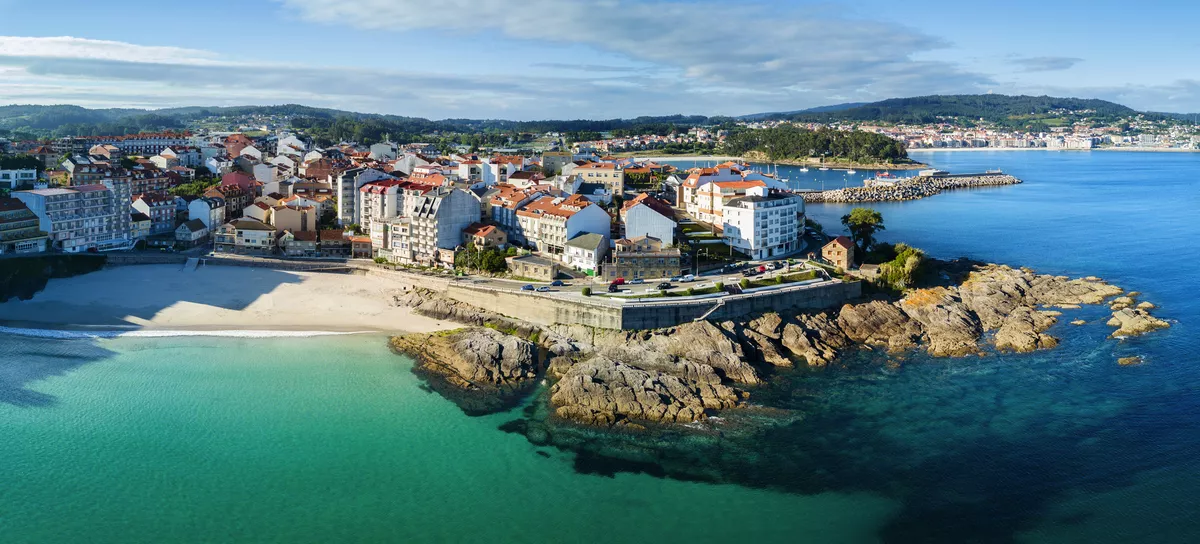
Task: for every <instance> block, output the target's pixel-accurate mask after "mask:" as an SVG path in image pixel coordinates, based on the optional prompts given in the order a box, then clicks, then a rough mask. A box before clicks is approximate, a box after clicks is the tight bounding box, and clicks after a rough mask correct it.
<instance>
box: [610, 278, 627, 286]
mask: <svg viewBox="0 0 1200 544" xmlns="http://www.w3.org/2000/svg"><path fill="white" fill-rule="evenodd" d="M612 284H613V285H625V278H617V279H615V280H613V282H612Z"/></svg>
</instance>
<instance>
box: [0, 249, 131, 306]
mask: <svg viewBox="0 0 1200 544" xmlns="http://www.w3.org/2000/svg"><path fill="white" fill-rule="evenodd" d="M106 260H107V258H106V257H105V256H104V255H90V254H85V255H36V256H30V257H7V258H4V259H0V303H2V302H6V301H8V299H10V298H13V297H17V298H18V299H20V300H29V299H31V298H33V295H35V294H37V292H38V291H41V290H42V289H45V288H46V282H48V281H50V280H51V279H53V278H69V277H71V276H78V275H80V274H87V273H88V272H95V271H97V270H100V269H101V268H103V267H104V263H105V261H106Z"/></svg>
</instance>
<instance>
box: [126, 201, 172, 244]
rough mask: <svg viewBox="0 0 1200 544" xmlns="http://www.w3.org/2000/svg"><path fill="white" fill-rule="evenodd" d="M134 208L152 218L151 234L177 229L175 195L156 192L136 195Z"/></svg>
mask: <svg viewBox="0 0 1200 544" xmlns="http://www.w3.org/2000/svg"><path fill="white" fill-rule="evenodd" d="M132 206H133V209H134V210H137V211H138V212H141V213H143V214H145V215H146V217H149V218H150V234H151V235H154V234H164V233H168V232H174V231H175V197H173V196H166V195H161V194H156V193H146V194H141V195H134V197H133V205H132Z"/></svg>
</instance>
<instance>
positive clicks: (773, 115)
mask: <svg viewBox="0 0 1200 544" xmlns="http://www.w3.org/2000/svg"><path fill="white" fill-rule="evenodd" d="M865 105H867V102H846V103H844V104H833V105H831V106H817V107H815V108H808V109H804V110H795V111H777V112H769V113H752V114H750V115H743V116H741V117H738V119H739V120H741V121H758V120H760V119H783V118H787V117H792V116H796V115H800V114H804V113H829V112H835V111H842V110H848V109H851V108H857V107H859V106H865Z"/></svg>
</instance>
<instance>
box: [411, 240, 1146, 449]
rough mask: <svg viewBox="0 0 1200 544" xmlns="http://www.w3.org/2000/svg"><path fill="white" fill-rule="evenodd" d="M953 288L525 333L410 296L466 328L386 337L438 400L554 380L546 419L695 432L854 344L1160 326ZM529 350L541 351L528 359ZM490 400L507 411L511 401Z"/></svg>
mask: <svg viewBox="0 0 1200 544" xmlns="http://www.w3.org/2000/svg"><path fill="white" fill-rule="evenodd" d="M949 265H956V266H959V270H957V271H954V273H955V275H956V276H957V277H958V278H960V280H961V281H958V282H957V283H953V282H951V284H949V285H942V286H936V287H930V288H924V289H916V290H913V291H910V292H908V293H907V294H906V295H905V296H904V297H903V298H900V299H898V300H884V299H878V300H869V301H864V302H859V303H857V304H845V305H843V306H841V307H840V308H838V309H835V310H826V311H819V312H798V313H792V312H789V313H786V314H785V313H767V314H764V315H760V316H758V317H755V318H753V319H749V320H730V321H722V322H708V321H698V322H691V323H687V324H684V325H680V326H677V327H669V328H663V329H654V330H645V331H617V330H608V329H596V328H590V327H584V326H581V325H555V326H548V327H540V326H532V325H529V324H527V323H521V322H517V321H514V320H512V319H509V318H506V317H504V316H500V315H496V314H490V313H488V312H485V311H482V310H479V309H477V308H473V307H471V306H470V305H468V304H466V303H463V302H458V301H452V300H447V299H443V298H440V297H439V296H438V295H437V294H434V293H425V292H414V293H411V294H409V295H407V296H405V297H400V298H397V300H396V303H397V304H403V305H407V306H410V307H412V308H413V311H414V312H415V313H417V314H420V315H425V316H427V317H434V318H437V319H446V320H454V321H458V322H461V323H464V324H466V325H468V326H469V327H468V328H466V329H462V330H460V331H457V332H454V333H451V334H444V335H432V336H431V335H419V336H408V337H399V338H397V339H393V342H392V345H393V347H394V348H395V349H396V350H397V351H399V352H402V353H406V354H409V355H412V356H414V357H416V358H417V359H418V363H419V364H418V367H417V371H418V373H419V374H421V375H422V376H423V377H425V378H426V379H427V380H430V385H431V387H432V388H433V389H434V390H437V391H438V392H440V393H442V394H443V395H445V396H447V397H448V398H450V399H451V400H454V401H455V402H458V403H459V404H460V406H462V407H463V409H464V410H467V411H469V412H470V411H475V412H484V411H486V410H485V409H482V407H483V406H484V405H486V404H487V403H480V402H479V400H478V399H475V400H473V401H472V400H471V399H468V402H470V403H471V404H464V401H463V395H462V394H458V393H464V394H468V396H469V394H482V395H484V396H487V395H507V394H509V392H513V391H528V390H529V389H531V388H532V385H534V384H535V383H536V382H537V381H538V380H539V379H541V377H543V376H544V377H546V378H548V379H549V380H550V381H551V383H552V385H551V386H550V388H549V391H548V395H547V398H546V402H547V404H548V409H549V410H550V413H551V414H552V416H553V418H554V419H556V420H558V421H561V422H567V423H571V424H576V425H586V426H596V427H605V428H612V427H616V428H622V429H630V430H639V429H645V428H647V426H649V425H661V424H672V423H683V424H686V423H693V422H698V421H704V420H706V419H707V418H708V417H710V416H713V415H716V414H719V413H721V412H722V411H725V410H733V409H743V408H747V407H750V406H751V402H752V395H753V392H754V390H756V389H758V388H763V387H769V384H770V380H769V379H768V378H767V376H769V374H770V373H771V369H772V368H780V367H782V368H787V367H795V366H807V367H824V366H826V365H828V364H830V363H831V362H833V361H835V360H837V358H838V357H839V356H841V355H842V354H843V353H846V352H847V351H848V350H851V349H856V348H864V349H884V350H888V351H904V350H918V349H919V350H924V351H926V352H928V353H929V354H930V355H933V356H938V357H961V356H968V355H979V354H984V353H986V347H985V344H990V346H991V349H992V350H995V351H1013V352H1029V351H1035V350H1041V349H1050V348H1053V347H1055V346H1056V345H1057V344H1058V340H1057V339H1056V338H1055V337H1053V336H1051V335H1050V334H1048V333H1047V331H1048V330H1049V328H1050V327H1051V326H1052V325H1054V324H1055V323H1056V322H1057V321H1058V318H1059V317H1060V316H1061V315H1062V312H1064V311H1070V310H1073V309H1078V308H1079V307H1080V306H1081V305H1085V304H1086V305H1099V304H1105V303H1107V304H1109V309H1110V311H1112V313H1113V318H1112V320H1111V321H1110V322H1109V323H1108V324H1109V326H1111V327H1114V328H1116V329H1117V330H1116V332H1114V333H1113V336H1114V337H1115V338H1117V337H1126V336H1135V335H1139V334H1144V333H1147V332H1150V331H1153V330H1156V329H1160V328H1165V327H1167V326H1169V325H1168V323H1167V322H1165V321H1162V320H1160V319H1158V318H1156V317H1154V316H1152V315H1150V313H1149V312H1150V310H1153V309H1154V306H1153V305H1152V304H1150V303H1147V302H1138V301H1137V298H1136V296H1137V294H1136V293H1128V294H1126V293H1125V292H1124V291H1123V290H1122V289H1121V288H1120V287H1117V286H1114V285H1111V284H1108V283H1106V282H1104V281H1103V280H1100V279H1099V278H1090V277H1089V278H1077V279H1071V278H1068V277H1065V276H1050V275H1045V274H1036V273H1034V272H1033V271H1032V270H1028V269H1014V268H1010V267H1007V266H999V265H979V264H971V263H948V266H949ZM534 345H536V346H537V348H538V349H537V351H536V355H535V352H534V350H533V347H534ZM498 404H504V405H511V402H503V403H498Z"/></svg>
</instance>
